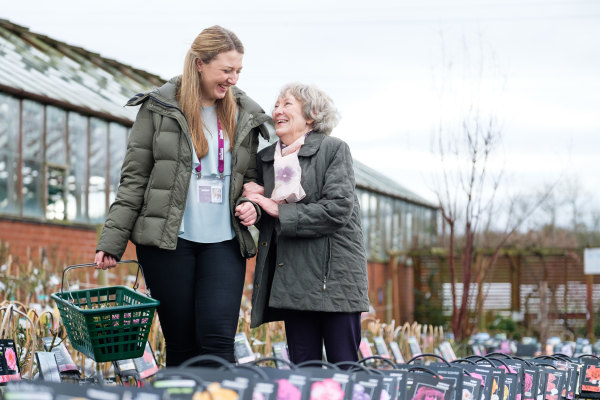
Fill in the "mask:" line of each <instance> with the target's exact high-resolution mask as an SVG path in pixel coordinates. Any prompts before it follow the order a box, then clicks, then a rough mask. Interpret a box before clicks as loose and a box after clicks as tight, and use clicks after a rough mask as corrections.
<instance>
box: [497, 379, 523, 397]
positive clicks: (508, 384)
mask: <svg viewBox="0 0 600 400" xmlns="http://www.w3.org/2000/svg"><path fill="white" fill-rule="evenodd" d="M518 381H519V378H518V377H517V375H516V374H505V375H504V390H503V391H501V393H502V396H500V399H501V400H502V399H504V400H517V394H519V393H518V391H517V389H518V388H519V382H518Z"/></svg>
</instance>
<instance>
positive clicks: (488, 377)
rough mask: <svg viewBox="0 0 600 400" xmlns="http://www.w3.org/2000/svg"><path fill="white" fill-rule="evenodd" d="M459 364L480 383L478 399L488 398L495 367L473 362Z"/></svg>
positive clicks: (486, 399) (489, 397)
mask: <svg viewBox="0 0 600 400" xmlns="http://www.w3.org/2000/svg"><path fill="white" fill-rule="evenodd" d="M460 366H461V367H462V368H464V369H465V370H466V371H467V372H469V374H470V375H471V377H472V378H475V379H478V380H479V382H480V383H481V390H480V399H481V400H490V399H491V398H492V388H493V383H494V371H495V370H496V368H492V367H487V366H483V365H473V364H460Z"/></svg>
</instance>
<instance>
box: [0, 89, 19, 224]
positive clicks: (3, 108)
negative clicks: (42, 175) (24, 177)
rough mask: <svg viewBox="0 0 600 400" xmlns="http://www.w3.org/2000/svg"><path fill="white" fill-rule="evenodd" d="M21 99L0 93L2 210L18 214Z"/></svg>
mask: <svg viewBox="0 0 600 400" xmlns="http://www.w3.org/2000/svg"><path fill="white" fill-rule="evenodd" d="M18 143H19V101H18V100H17V99H15V98H14V97H12V96H7V95H4V94H2V93H0V212H2V213H7V214H18V213H19V204H18V199H19V198H18V196H17V178H18V174H17V170H18V165H17V163H18V150H19V149H18Z"/></svg>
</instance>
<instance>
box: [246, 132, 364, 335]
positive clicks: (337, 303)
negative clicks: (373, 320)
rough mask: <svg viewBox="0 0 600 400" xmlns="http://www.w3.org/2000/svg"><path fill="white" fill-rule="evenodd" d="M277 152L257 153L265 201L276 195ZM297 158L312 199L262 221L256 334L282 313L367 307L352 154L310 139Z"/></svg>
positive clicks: (338, 144)
mask: <svg viewBox="0 0 600 400" xmlns="http://www.w3.org/2000/svg"><path fill="white" fill-rule="evenodd" d="M276 145H277V144H274V145H271V146H269V147H267V148H266V149H263V150H262V151H261V152H259V153H258V173H259V182H261V183H262V184H263V185H264V188H265V196H266V197H269V196H270V195H271V193H272V192H273V186H274V172H273V154H274V149H275V146H276ZM298 158H299V161H300V166H301V168H302V179H301V184H302V187H303V188H304V191H305V192H306V197H305V198H304V199H302V200H301V201H300V202H298V203H290V204H281V205H279V219H275V218H272V217H271V216H269V215H267V214H264V215H263V216H262V218H261V220H260V223H259V229H260V235H259V240H258V255H257V259H256V270H255V273H254V288H253V293H252V321H251V326H252V327H257V326H259V325H261V324H263V323H265V322H269V321H274V320H278V319H281V311H279V310H280V309H292V310H307V311H326V312H360V311H368V308H369V300H368V284H367V260H366V255H365V249H364V243H363V234H362V229H361V222H360V221H361V220H360V206H359V203H358V197H357V195H356V191H355V183H354V172H353V167H352V156H351V154H350V149H349V147H348V145H347V144H346V143H345V142H343V141H341V140H340V139H337V138H334V137H330V136H325V135H323V134H321V133H311V134H310V135H308V136H307V138H306V141H305V143H304V145H303V146H302V147H301V148H300V152H299V153H298ZM276 230H278V231H279V234H278V235H276V234H275V231H276ZM275 240H276V243H275V242H274V241H275Z"/></svg>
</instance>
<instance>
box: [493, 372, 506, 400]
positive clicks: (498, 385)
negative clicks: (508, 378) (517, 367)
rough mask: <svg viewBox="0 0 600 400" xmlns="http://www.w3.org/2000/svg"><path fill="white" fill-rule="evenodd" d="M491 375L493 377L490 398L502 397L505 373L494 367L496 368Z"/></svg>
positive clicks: (497, 399) (497, 398)
mask: <svg viewBox="0 0 600 400" xmlns="http://www.w3.org/2000/svg"><path fill="white" fill-rule="evenodd" d="M492 377H493V379H492V392H491V399H492V400H499V399H502V396H503V395H504V380H505V373H504V371H502V370H500V369H497V368H496V369H494V372H493V376H492Z"/></svg>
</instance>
